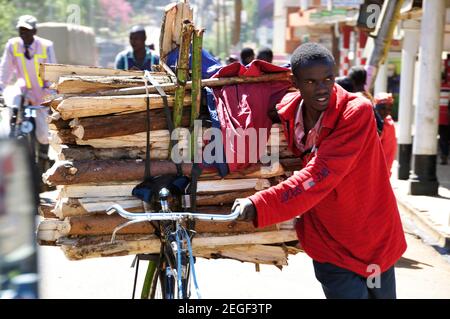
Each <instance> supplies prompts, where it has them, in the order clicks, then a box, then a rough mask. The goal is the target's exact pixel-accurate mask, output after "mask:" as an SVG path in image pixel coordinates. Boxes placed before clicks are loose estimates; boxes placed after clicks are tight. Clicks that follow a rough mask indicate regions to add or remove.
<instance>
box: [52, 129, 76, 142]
mask: <svg viewBox="0 0 450 319" xmlns="http://www.w3.org/2000/svg"><path fill="white" fill-rule="evenodd" d="M50 139H51V141H52V143H56V144H67V145H75V144H77V137H76V136H75V135H73V134H72V129H70V128H68V129H67V128H62V129H59V130H58V131H53V130H50Z"/></svg>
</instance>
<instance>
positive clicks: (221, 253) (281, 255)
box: [194, 245, 288, 267]
mask: <svg viewBox="0 0 450 319" xmlns="http://www.w3.org/2000/svg"><path fill="white" fill-rule="evenodd" d="M194 255H195V256H196V257H203V258H207V259H222V258H226V259H234V260H238V261H242V262H250V263H254V264H267V265H274V266H279V267H280V266H286V265H287V264H288V260H287V257H288V251H287V250H286V249H284V248H283V247H280V246H270V245H236V246H217V247H214V248H199V249H196V250H194Z"/></svg>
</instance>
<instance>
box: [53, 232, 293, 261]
mask: <svg viewBox="0 0 450 319" xmlns="http://www.w3.org/2000/svg"><path fill="white" fill-rule="evenodd" d="M110 239H111V238H110V237H109V236H98V237H87V238H79V239H71V238H61V239H60V241H59V242H60V244H61V248H62V250H63V251H64V253H65V255H66V257H67V258H68V259H70V260H81V259H86V258H95V257H112V256H126V255H137V254H143V253H147V254H152V253H159V250H160V245H161V243H160V240H159V239H158V238H156V236H154V235H146V236H143V235H123V236H121V237H118V238H117V240H116V241H115V242H114V243H110ZM295 240H297V234H296V232H295V231H293V230H283V231H269V232H256V233H250V234H239V235H228V236H219V235H215V236H214V235H213V236H211V234H207V233H205V234H199V235H198V236H195V238H194V240H193V243H192V244H193V250H194V254H195V251H196V250H197V249H202V248H204V249H206V248H215V249H217V248H218V247H224V246H237V245H239V246H241V245H267V244H274V243H283V242H291V241H295Z"/></svg>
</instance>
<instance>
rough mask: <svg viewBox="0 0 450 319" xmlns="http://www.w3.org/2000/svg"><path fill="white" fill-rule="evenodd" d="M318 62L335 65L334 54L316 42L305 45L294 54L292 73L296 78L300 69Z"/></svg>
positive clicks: (292, 57)
mask: <svg viewBox="0 0 450 319" xmlns="http://www.w3.org/2000/svg"><path fill="white" fill-rule="evenodd" d="M318 61H323V62H326V63H329V64H333V65H334V64H335V61H334V57H333V54H331V52H330V50H328V49H327V48H325V47H324V46H323V45H321V44H318V43H314V42H307V43H304V44H302V45H300V46H299V47H298V48H297V49H295V51H294V53H292V56H291V68H292V73H293V74H294V76H295V74H296V72H297V70H298V69H299V68H302V67H308V66H311V64H312V63H314V62H318Z"/></svg>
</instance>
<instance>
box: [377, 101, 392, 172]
mask: <svg viewBox="0 0 450 319" xmlns="http://www.w3.org/2000/svg"><path fill="white" fill-rule="evenodd" d="M374 103H375V110H376V111H377V112H378V114H379V115H380V116H381V118H382V119H383V130H382V132H381V136H380V139H381V145H382V146H383V151H384V155H385V158H386V164H387V167H388V170H389V173H390V174H392V173H391V169H392V163H393V162H394V160H395V155H396V152H397V138H396V136H395V125H394V120H393V119H392V116H391V114H392V107H393V105H394V98H393V97H392V93H385V92H382V93H378V94H376V95H375V98H374Z"/></svg>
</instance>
